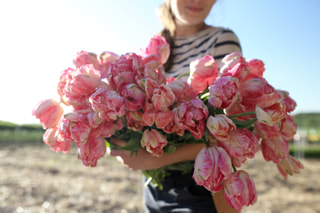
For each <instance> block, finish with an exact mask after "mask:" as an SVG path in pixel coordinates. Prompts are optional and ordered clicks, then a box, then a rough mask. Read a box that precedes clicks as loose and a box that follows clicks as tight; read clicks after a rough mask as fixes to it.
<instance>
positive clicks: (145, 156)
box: [108, 139, 205, 170]
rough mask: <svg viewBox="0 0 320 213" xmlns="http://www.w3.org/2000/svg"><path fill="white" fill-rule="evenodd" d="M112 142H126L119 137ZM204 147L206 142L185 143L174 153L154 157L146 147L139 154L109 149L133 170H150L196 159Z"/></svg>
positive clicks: (119, 144)
mask: <svg viewBox="0 0 320 213" xmlns="http://www.w3.org/2000/svg"><path fill="white" fill-rule="evenodd" d="M111 142H112V143H114V144H116V145H118V146H123V145H124V144H125V142H124V141H121V140H118V139H112V140H111ZM203 147H205V144H185V145H182V146H181V147H179V148H177V149H176V151H175V152H174V153H172V154H167V153H164V154H163V155H162V156H161V157H154V156H152V155H151V154H150V153H148V152H147V151H146V150H145V149H140V150H139V151H138V153H137V154H132V155H131V153H130V151H124V150H119V149H108V153H109V155H111V156H116V157H117V159H118V160H119V161H120V162H121V163H122V164H123V165H125V166H127V167H128V168H130V169H132V170H149V169H158V168H161V167H163V166H167V165H171V164H174V163H178V162H182V161H189V160H194V159H195V158H196V157H197V155H198V153H199V152H200V150H201V149H202V148H203Z"/></svg>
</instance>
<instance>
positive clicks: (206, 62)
mask: <svg viewBox="0 0 320 213" xmlns="http://www.w3.org/2000/svg"><path fill="white" fill-rule="evenodd" d="M218 75H219V70H218V66H217V64H216V63H215V62H214V58H213V57H212V56H210V55H206V56H204V57H202V58H199V59H196V60H194V61H192V62H191V63H190V75H189V78H188V80H187V82H188V83H189V84H190V85H191V86H192V87H193V88H194V90H195V91H197V93H201V92H203V91H204V90H205V89H207V87H209V86H210V85H211V84H212V83H213V82H214V81H215V80H216V79H217V77H218Z"/></svg>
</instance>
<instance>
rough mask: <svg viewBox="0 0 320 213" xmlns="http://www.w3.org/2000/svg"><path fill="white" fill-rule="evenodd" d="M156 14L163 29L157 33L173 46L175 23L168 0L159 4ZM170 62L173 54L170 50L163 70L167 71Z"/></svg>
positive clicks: (171, 62) (170, 64)
mask: <svg viewBox="0 0 320 213" xmlns="http://www.w3.org/2000/svg"><path fill="white" fill-rule="evenodd" d="M157 15H158V17H159V19H160V21H161V24H162V25H163V29H162V31H161V32H160V33H159V34H160V35H161V36H163V37H164V38H165V39H166V40H167V42H168V44H169V45H170V47H173V45H174V37H175V33H176V24H175V21H174V15H173V13H172V10H171V5H170V1H169V0H166V1H165V2H163V3H162V4H161V5H160V7H159V8H158V10H157ZM172 64H173V54H172V52H171V51H170V55H169V59H168V60H167V62H166V63H165V64H164V68H165V70H166V71H168V70H169V69H170V68H171V66H172Z"/></svg>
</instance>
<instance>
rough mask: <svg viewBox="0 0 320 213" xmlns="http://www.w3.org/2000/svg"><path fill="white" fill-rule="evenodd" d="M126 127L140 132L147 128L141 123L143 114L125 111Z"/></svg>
mask: <svg viewBox="0 0 320 213" xmlns="http://www.w3.org/2000/svg"><path fill="white" fill-rule="evenodd" d="M125 116H126V121H127V127H128V128H129V129H132V130H134V131H141V130H142V128H143V127H144V126H147V124H146V123H144V121H143V118H142V116H143V112H141V111H126V115H125Z"/></svg>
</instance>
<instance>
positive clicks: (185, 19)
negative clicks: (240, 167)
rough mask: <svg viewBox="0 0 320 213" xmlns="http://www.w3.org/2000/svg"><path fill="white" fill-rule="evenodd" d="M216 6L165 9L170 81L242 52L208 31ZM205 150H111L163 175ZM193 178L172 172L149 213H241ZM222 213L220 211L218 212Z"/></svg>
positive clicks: (211, 0)
mask: <svg viewBox="0 0 320 213" xmlns="http://www.w3.org/2000/svg"><path fill="white" fill-rule="evenodd" d="M215 3H216V0H166V1H165V2H164V3H163V4H162V5H161V7H160V8H159V16H160V19H161V21H162V24H163V26H164V29H163V30H162V32H161V35H162V36H164V37H165V38H166V39H167V41H168V43H169V44H170V48H171V54H170V57H169V60H168V62H167V63H166V64H165V65H164V66H165V70H166V72H167V74H168V76H178V75H180V74H182V73H185V72H188V71H189V64H190V62H191V61H193V60H194V59H196V58H200V57H203V56H205V55H212V56H213V57H214V58H215V60H216V63H217V64H219V62H220V60H221V59H222V58H223V57H224V56H225V55H227V54H229V53H231V52H241V48H240V44H239V40H238V38H237V37H236V35H235V34H234V33H233V32H232V31H231V30H228V29H224V28H219V27H213V26H208V25H206V24H205V22H204V20H205V19H206V17H207V16H208V14H209V12H210V10H211V8H212V7H213V6H214V4H215ZM111 142H112V143H115V144H117V145H120V146H121V145H124V143H125V142H124V141H121V140H117V139H112V141H111ZM203 147H204V145H203V144H187V145H184V146H182V147H180V148H178V149H177V150H176V151H175V152H174V153H173V154H164V155H163V156H162V157H153V156H151V155H150V154H149V153H147V152H146V151H145V150H143V149H141V150H139V152H138V154H137V155H133V156H131V155H130V152H127V151H123V150H116V149H111V150H109V154H110V155H111V156H117V158H118V160H119V161H120V162H122V164H124V165H125V166H127V167H129V168H131V169H133V170H148V169H157V168H161V167H163V166H167V165H171V164H174V163H178V162H183V161H194V160H195V158H196V156H197V154H198V153H199V151H200V150H201V149H202V148H203ZM192 173H193V172H190V173H188V174H181V173H179V172H177V171H171V175H170V176H169V177H167V178H166V179H165V181H164V182H163V189H162V190H160V189H159V188H157V187H155V186H153V185H152V184H149V186H148V187H145V188H144V204H145V211H146V212H150V213H153V212H199V213H206V212H218V211H219V212H228V211H229V212H235V211H234V210H233V209H231V208H230V207H229V206H228V205H227V204H226V202H225V200H224V198H223V194H221V193H217V194H216V195H215V196H214V200H215V202H213V199H212V196H211V193H210V192H209V191H207V190H206V189H204V188H203V187H200V186H197V185H196V184H195V182H194V180H193V178H192ZM217 210H218V211H217Z"/></svg>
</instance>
